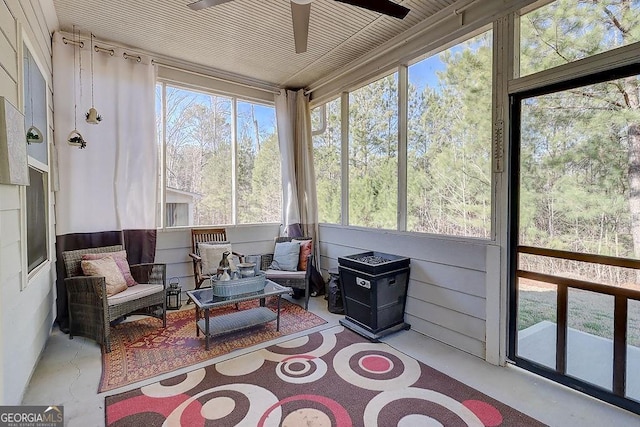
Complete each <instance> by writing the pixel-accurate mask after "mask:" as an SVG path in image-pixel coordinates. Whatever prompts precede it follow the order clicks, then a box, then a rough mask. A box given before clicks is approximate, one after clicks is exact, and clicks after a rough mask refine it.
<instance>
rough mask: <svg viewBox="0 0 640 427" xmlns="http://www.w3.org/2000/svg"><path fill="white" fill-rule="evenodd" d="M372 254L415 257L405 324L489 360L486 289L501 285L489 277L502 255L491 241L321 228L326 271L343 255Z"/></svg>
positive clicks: (322, 255)
mask: <svg viewBox="0 0 640 427" xmlns="http://www.w3.org/2000/svg"><path fill="white" fill-rule="evenodd" d="M489 248H491V250H489ZM369 250H373V251H379V252H384V253H389V254H394V255H400V256H406V257H409V258H411V273H410V277H409V288H408V291H407V306H406V311H405V321H406V322H408V323H410V324H411V328H412V329H413V330H415V331H417V332H420V333H422V334H424V335H427V336H430V337H432V338H435V339H437V340H439V341H442V342H444V343H446V344H449V345H451V346H453V347H456V348H458V349H460V350H463V351H466V352H468V353H471V354H473V355H475V356H478V357H481V358H483V359H485V358H486V350H485V344H486V338H485V337H486V333H487V332H486V331H487V325H486V320H487V294H488V291H487V287H488V286H489V287H497V286H498V281H497V280H494V279H495V277H494V276H495V274H494V273H492V272H491V271H489V272H487V270H488V268H487V264H489V265H493V264H494V263H495V262H496V261H497V256H498V253H499V251H497V250H495V247H493V246H492V244H491V243H490V242H483V241H476V240H472V239H453V238H446V237H441V238H438V237H435V236H427V235H418V234H414V233H399V232H393V231H382V230H370V229H367V230H364V229H359V228H350V227H342V226H337V225H327V224H323V225H321V226H320V267H321V269H322V270H323V271H326V270H327V269H329V268H332V267H337V266H338V257H339V256H345V255H352V254H356V253H359V252H364V251H369ZM493 258H496V260H494V259H493Z"/></svg>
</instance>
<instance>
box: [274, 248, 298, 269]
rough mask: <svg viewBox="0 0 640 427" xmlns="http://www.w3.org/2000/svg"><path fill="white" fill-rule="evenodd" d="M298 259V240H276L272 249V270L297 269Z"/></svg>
mask: <svg viewBox="0 0 640 427" xmlns="http://www.w3.org/2000/svg"><path fill="white" fill-rule="evenodd" d="M298 261H300V242H296V241H293V242H278V243H276V249H275V250H274V251H273V261H272V262H271V265H270V266H269V268H270V269H272V270H285V271H297V270H298Z"/></svg>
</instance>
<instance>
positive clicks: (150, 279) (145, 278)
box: [129, 263, 167, 288]
mask: <svg viewBox="0 0 640 427" xmlns="http://www.w3.org/2000/svg"><path fill="white" fill-rule="evenodd" d="M129 268H130V269H131V276H133V278H134V280H135V281H136V282H138V283H157V284H159V285H162V286H163V287H165V288H166V287H167V280H166V279H167V264H151V263H149V264H133V265H130V266H129Z"/></svg>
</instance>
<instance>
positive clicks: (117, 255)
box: [82, 251, 138, 287]
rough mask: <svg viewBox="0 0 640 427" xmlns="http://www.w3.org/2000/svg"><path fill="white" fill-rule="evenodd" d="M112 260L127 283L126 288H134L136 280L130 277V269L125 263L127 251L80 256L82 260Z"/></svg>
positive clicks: (127, 263)
mask: <svg viewBox="0 0 640 427" xmlns="http://www.w3.org/2000/svg"><path fill="white" fill-rule="evenodd" d="M106 257H109V258H113V260H114V261H115V262H116V264H117V265H118V268H119V269H120V272H121V273H122V275H123V276H124V280H125V282H127V286H129V287H131V286H135V285H137V284H138V282H136V280H135V279H134V278H133V276H132V275H131V269H130V268H129V261H127V251H117V252H100V253H97V254H84V255H82V260H83V261H84V260H91V259H100V258H106Z"/></svg>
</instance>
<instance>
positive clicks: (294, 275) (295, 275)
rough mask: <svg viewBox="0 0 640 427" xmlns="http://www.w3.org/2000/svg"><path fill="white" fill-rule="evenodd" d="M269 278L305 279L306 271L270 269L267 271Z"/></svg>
mask: <svg viewBox="0 0 640 427" xmlns="http://www.w3.org/2000/svg"><path fill="white" fill-rule="evenodd" d="M265 274H266V276H267V279H300V280H304V278H305V275H306V274H307V272H306V271H283V270H272V269H269V270H267V271H265Z"/></svg>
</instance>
